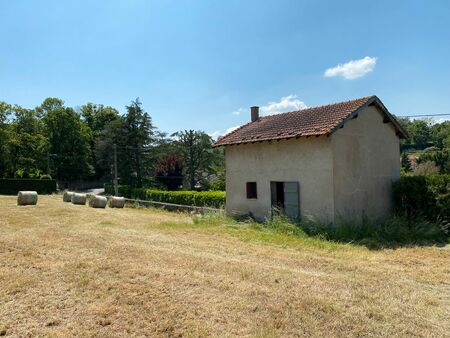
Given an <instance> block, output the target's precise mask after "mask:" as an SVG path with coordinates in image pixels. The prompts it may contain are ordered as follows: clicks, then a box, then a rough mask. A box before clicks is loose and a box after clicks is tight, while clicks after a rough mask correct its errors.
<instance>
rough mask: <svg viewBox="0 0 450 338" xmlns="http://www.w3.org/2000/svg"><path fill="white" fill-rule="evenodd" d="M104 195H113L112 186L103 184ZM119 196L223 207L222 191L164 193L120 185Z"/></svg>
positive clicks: (223, 194) (163, 191) (162, 191)
mask: <svg viewBox="0 0 450 338" xmlns="http://www.w3.org/2000/svg"><path fill="white" fill-rule="evenodd" d="M105 193H107V194H114V187H113V185H112V184H105ZM119 195H120V196H124V197H127V198H132V199H141V200H147V201H154V202H164V203H173V204H182V205H191V206H197V207H211V208H223V206H224V205H225V192H224V191H200V192H199V191H165V190H152V189H143V188H133V187H130V186H127V185H121V186H119Z"/></svg>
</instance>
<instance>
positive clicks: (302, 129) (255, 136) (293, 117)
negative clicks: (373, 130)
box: [214, 95, 407, 147]
mask: <svg viewBox="0 0 450 338" xmlns="http://www.w3.org/2000/svg"><path fill="white" fill-rule="evenodd" d="M368 106H376V107H378V108H379V110H380V111H381V113H382V114H383V115H384V122H390V123H392V124H393V126H394V128H395V130H396V131H397V135H398V136H399V137H400V138H406V137H407V134H406V132H405V130H404V129H403V128H402V127H401V126H400V124H399V123H398V122H397V120H396V119H395V118H394V117H393V116H392V114H391V113H389V111H388V110H387V109H386V107H385V106H384V105H383V103H382V102H381V100H380V99H379V98H378V97H377V96H375V95H373V96H368V97H363V98H360V99H355V100H351V101H345V102H339V103H333V104H328V105H325V106H320V107H312V108H306V109H302V110H297V111H292V112H288V113H283V114H277V115H270V116H263V117H260V118H259V119H258V120H256V121H254V122H250V123H247V124H245V125H243V126H241V127H239V128H238V129H236V130H234V131H232V132H231V133H229V134H227V135H225V136H223V137H221V138H220V139H219V140H217V142H215V143H214V146H215V147H219V146H227V145H237V144H243V143H255V142H262V141H271V140H281V139H290V138H294V137H295V138H299V137H309V136H321V135H331V134H332V133H333V132H335V131H336V130H337V129H339V128H340V127H342V126H343V125H344V124H345V123H346V122H347V121H349V120H351V119H352V118H354V117H356V116H357V114H358V113H359V112H360V111H361V110H362V109H364V108H365V107H368Z"/></svg>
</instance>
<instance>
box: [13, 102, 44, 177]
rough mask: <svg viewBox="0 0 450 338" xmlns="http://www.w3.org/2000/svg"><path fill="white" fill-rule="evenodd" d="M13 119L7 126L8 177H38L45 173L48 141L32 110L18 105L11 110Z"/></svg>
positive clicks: (40, 123)
mask: <svg viewBox="0 0 450 338" xmlns="http://www.w3.org/2000/svg"><path fill="white" fill-rule="evenodd" d="M11 110H12V112H13V113H14V119H13V120H12V121H11V122H10V124H9V131H10V137H9V141H8V143H9V145H8V148H9V158H10V165H11V166H10V173H9V175H10V176H14V177H24V178H25V177H33V178H34V177H39V176H40V175H41V174H42V173H44V172H46V169H47V166H46V158H47V156H46V155H47V151H48V140H47V137H46V136H45V134H44V126H43V124H42V121H41V120H40V119H39V118H38V115H37V112H36V111H35V110H33V109H25V108H22V107H20V106H18V105H14V106H13V107H12V108H11Z"/></svg>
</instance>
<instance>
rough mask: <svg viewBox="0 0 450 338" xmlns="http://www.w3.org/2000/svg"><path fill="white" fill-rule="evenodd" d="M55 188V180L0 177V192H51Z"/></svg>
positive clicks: (4, 193)
mask: <svg viewBox="0 0 450 338" xmlns="http://www.w3.org/2000/svg"><path fill="white" fill-rule="evenodd" d="M56 189H57V186H56V181H55V180H40V179H19V178H2V179H0V194H3V195H16V194H17V193H18V192H19V191H24V190H31V191H37V193H38V194H51V193H53V192H55V191H56Z"/></svg>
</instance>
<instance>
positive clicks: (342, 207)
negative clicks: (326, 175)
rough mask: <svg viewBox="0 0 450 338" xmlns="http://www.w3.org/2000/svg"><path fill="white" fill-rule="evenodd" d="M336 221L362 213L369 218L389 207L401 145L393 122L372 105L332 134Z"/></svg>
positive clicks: (383, 213)
mask: <svg viewBox="0 0 450 338" xmlns="http://www.w3.org/2000/svg"><path fill="white" fill-rule="evenodd" d="M330 138H331V145H332V153H333V181H334V206H335V220H336V221H338V220H339V219H340V218H343V219H349V218H353V219H356V220H360V219H361V217H362V215H363V214H366V215H367V216H368V217H369V218H371V219H376V218H379V217H382V216H385V215H386V214H387V213H389V211H390V210H391V209H392V181H394V180H397V179H398V178H399V177H400V146H399V138H398V137H397V136H396V132H395V129H394V127H393V125H392V123H383V116H382V114H381V113H380V112H379V111H378V109H377V108H375V107H368V108H366V109H365V110H364V111H362V112H361V113H359V114H358V118H356V119H353V120H351V121H349V122H347V123H346V124H345V126H344V128H342V129H339V130H338V131H336V132H335V133H334V134H333V135H332V136H331V137H330Z"/></svg>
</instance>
